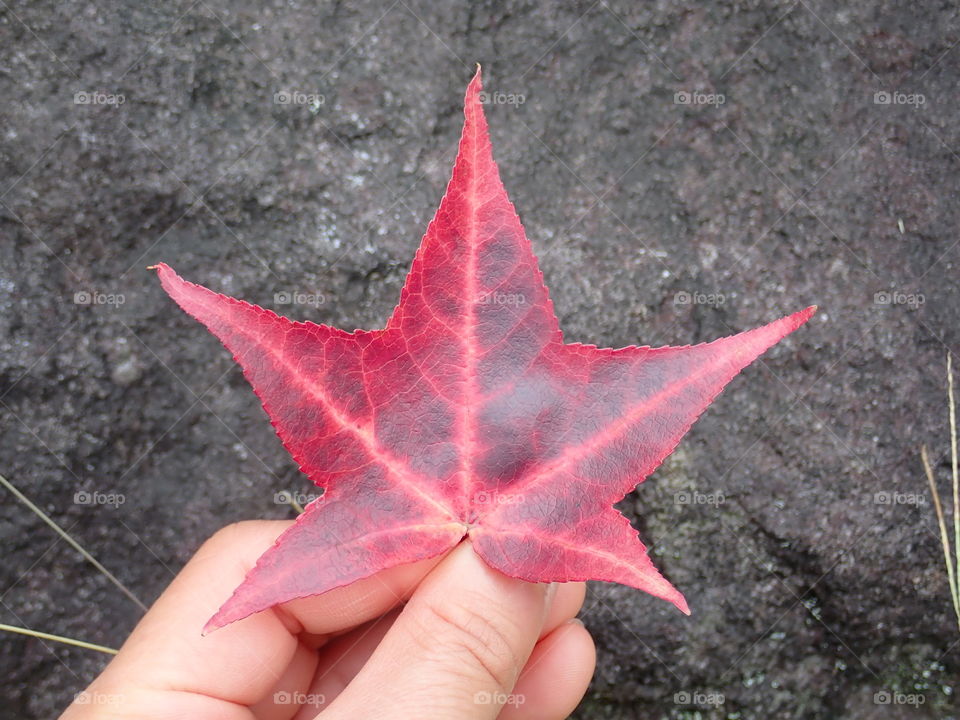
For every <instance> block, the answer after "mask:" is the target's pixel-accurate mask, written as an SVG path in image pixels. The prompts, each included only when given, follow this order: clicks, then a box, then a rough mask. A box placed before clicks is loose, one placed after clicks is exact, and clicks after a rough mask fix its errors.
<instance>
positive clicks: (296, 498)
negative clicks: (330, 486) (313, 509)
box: [273, 490, 320, 507]
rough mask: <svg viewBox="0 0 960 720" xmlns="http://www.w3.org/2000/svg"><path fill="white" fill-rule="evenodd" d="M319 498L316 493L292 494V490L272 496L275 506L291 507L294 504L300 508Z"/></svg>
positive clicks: (282, 491)
mask: <svg viewBox="0 0 960 720" xmlns="http://www.w3.org/2000/svg"><path fill="white" fill-rule="evenodd" d="M319 497H320V496H319V495H318V494H316V493H302V492H293V491H292V490H281V491H280V492H278V493H274V494H273V502H274V503H276V504H277V505H293V504H294V503H296V504H297V505H299V506H300V507H304V506H306V505H309V504H310V503H312V502H313V501H314V500H316V499H317V498H319Z"/></svg>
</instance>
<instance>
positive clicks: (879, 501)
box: [873, 490, 927, 507]
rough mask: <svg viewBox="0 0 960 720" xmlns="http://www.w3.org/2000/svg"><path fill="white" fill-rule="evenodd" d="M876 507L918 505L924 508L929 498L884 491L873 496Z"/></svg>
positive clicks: (920, 494) (916, 494)
mask: <svg viewBox="0 0 960 720" xmlns="http://www.w3.org/2000/svg"><path fill="white" fill-rule="evenodd" d="M873 502H874V504H875V505H916V506H917V507H922V506H924V505H926V504H927V496H926V495H924V494H923V493H902V492H897V491H896V490H882V491H880V492H877V493H874V494H873Z"/></svg>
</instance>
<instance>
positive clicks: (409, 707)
mask: <svg viewBox="0 0 960 720" xmlns="http://www.w3.org/2000/svg"><path fill="white" fill-rule="evenodd" d="M289 525H290V523H289V522H281V521H252V522H244V523H237V524H235V525H230V526H228V527H226V528H224V529H223V530H221V531H220V532H218V533H217V534H216V535H214V536H213V537H212V538H211V539H210V540H208V541H207V542H206V543H205V544H204V545H203V546H202V547H201V548H200V550H199V551H198V552H197V554H196V555H195V556H194V557H193V559H192V560H191V561H190V562H189V563H188V564H187V566H186V567H185V568H184V569H183V571H182V572H181V573H180V574H179V575H178V576H177V577H176V579H174V581H173V583H172V584H171V585H170V587H169V588H167V590H166V591H165V592H164V593H163V595H162V596H161V597H160V598H159V600H157V602H156V604H154V606H153V607H152V608H151V609H150V611H149V612H148V613H147V615H146V616H144V618H143V620H141V622H140V623H139V625H137V627H136V629H135V630H134V631H133V633H132V634H131V635H130V637H129V638H128V639H127V641H126V642H125V643H124V645H123V647H122V648H121V650H120V653H119V655H117V656H116V657H115V658H114V659H113V660H112V661H111V662H110V664H109V665H108V666H107V668H106V669H105V670H104V671H103V673H102V674H101V675H100V676H99V677H98V678H97V679H96V680H95V681H94V682H93V684H92V685H91V686H90V687H89V688H88V689H87V690H86V692H85V693H84V694H82V695H81V696H80V698H79V701H76V702H74V703H73V704H72V705H71V706H70V707H69V708H67V710H66V712H65V713H64V715H63V716H62V718H63V720H92V719H93V718H96V719H97V720H121V719H122V720H134V719H136V720H168V719H169V720H173V719H175V718H176V719H178V720H180V719H182V718H196V719H198V720H199V719H201V718H202V719H203V720H254V719H257V720H288V719H290V718H295V720H305V719H306V718H314V717H322V718H323V719H324V720H328V718H329V720H339V719H340V718H343V719H344V720H347V719H349V720H355V719H356V718H383V719H386V720H391V719H393V718H396V719H398V720H399V719H400V718H424V719H425V720H446V719H447V718H449V719H450V720H453V719H454V718H456V719H457V720H464V719H465V720H482V719H488V718H504V719H505V720H554V719H556V720H561V719H562V718H565V717H567V715H569V714H570V712H572V711H573V709H574V708H575V707H576V705H577V703H578V702H579V701H580V699H581V698H582V697H583V694H584V692H585V691H586V688H587V684H588V683H589V681H590V677H591V676H592V674H593V669H594V664H595V659H596V657H595V651H594V646H593V641H592V639H591V638H590V635H589V633H587V631H586V630H585V629H584V627H583V625H582V624H580V623H579V622H578V621H577V620H575V619H574V618H575V616H576V614H577V612H579V610H580V608H581V606H582V604H583V599H584V592H585V588H584V585H583V583H556V584H552V585H546V584H533V583H526V582H522V581H520V580H514V579H512V578H508V577H506V576H504V575H502V574H500V573H499V572H497V571H495V570H492V569H490V568H489V567H488V566H487V565H486V564H484V562H483V561H482V560H481V559H480V558H479V557H478V556H477V555H476V554H475V553H474V552H473V550H472V548H471V546H470V544H469V542H464V543H461V544H460V545H459V546H458V547H457V548H455V549H454V550H453V551H451V552H450V553H449V554H448V555H446V556H445V557H442V558H436V559H432V560H425V561H422V562H419V563H414V564H411V565H404V566H400V567H396V568H392V569H389V570H385V571H383V572H380V573H378V574H377V575H375V576H373V577H370V578H367V579H365V580H360V581H358V582H356V583H353V584H352V585H348V586H346V587H343V588H339V589H337V590H332V591H330V592H328V593H325V594H323V595H317V596H312V597H307V598H303V599H300V600H294V601H292V602H289V603H286V604H285V605H282V606H280V607H278V608H274V609H272V610H268V611H265V612H261V613H258V614H256V615H253V616H251V617H249V618H247V619H245V620H241V621H239V622H236V623H233V624H232V625H228V626H227V627H225V628H222V629H220V630H217V631H215V632H213V633H211V634H210V635H208V636H206V637H202V636H201V635H200V629H201V628H202V627H203V625H204V623H205V622H206V621H207V620H208V619H209V618H210V616H211V615H213V613H214V612H215V611H216V610H217V608H218V607H219V606H220V604H221V603H223V601H224V600H226V599H227V597H228V596H229V595H230V593H231V592H232V590H233V589H234V588H235V587H236V586H237V585H238V584H239V583H240V581H241V580H242V579H243V577H244V575H245V574H246V572H247V570H249V569H250V568H251V567H252V566H253V564H254V563H255V562H256V560H257V558H258V557H259V556H260V555H261V553H263V551H265V550H266V549H267V548H268V547H270V546H271V545H272V544H273V542H274V540H275V539H276V537H277V536H278V535H279V534H280V533H281V532H282V531H283V530H284V529H286V528H287V527H288V526H289Z"/></svg>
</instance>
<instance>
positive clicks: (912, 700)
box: [873, 690, 927, 707]
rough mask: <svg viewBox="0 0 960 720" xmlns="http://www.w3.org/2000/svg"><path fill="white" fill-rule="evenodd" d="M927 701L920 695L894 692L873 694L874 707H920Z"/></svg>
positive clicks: (885, 691)
mask: <svg viewBox="0 0 960 720" xmlns="http://www.w3.org/2000/svg"><path fill="white" fill-rule="evenodd" d="M926 701H927V698H926V696H925V695H923V694H922V693H903V692H897V691H896V690H881V691H880V692H876V693H874V694H873V704H874V705H912V706H913V707H920V706H921V705H923V704H924V703H925V702H926Z"/></svg>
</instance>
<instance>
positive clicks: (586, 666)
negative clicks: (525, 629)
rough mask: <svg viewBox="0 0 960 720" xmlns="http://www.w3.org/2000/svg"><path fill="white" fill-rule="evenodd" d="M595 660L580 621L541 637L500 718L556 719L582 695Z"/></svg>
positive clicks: (526, 719)
mask: <svg viewBox="0 0 960 720" xmlns="http://www.w3.org/2000/svg"><path fill="white" fill-rule="evenodd" d="M596 661H597V653H596V649H595V648H594V645H593V638H591V637H590V633H588V632H587V631H586V629H585V628H584V627H583V625H582V624H581V623H580V622H579V621H576V620H574V621H568V622H566V623H564V624H563V625H561V626H560V627H558V628H557V629H555V630H554V631H553V632H551V633H550V634H549V635H547V636H546V637H544V638H543V639H542V640H541V641H540V642H538V643H537V646H536V647H535V648H534V649H533V652H532V653H531V654H530V659H529V660H528V661H527V664H526V666H525V667H524V669H523V672H522V673H521V674H520V678H519V680H517V684H516V686H515V687H514V689H513V692H511V693H510V694H509V695H508V696H507V698H506V702H505V704H504V708H503V710H502V712H501V713H500V715H499V716H498V717H499V720H559V719H560V718H566V717H568V716H569V715H570V713H572V712H573V710H574V708H576V707H577V704H578V703H579V702H580V700H581V699H582V698H583V695H584V693H585V692H586V691H587V685H589V684H590V678H591V677H593V670H594V667H595V665H596Z"/></svg>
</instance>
